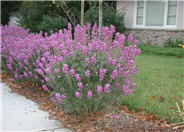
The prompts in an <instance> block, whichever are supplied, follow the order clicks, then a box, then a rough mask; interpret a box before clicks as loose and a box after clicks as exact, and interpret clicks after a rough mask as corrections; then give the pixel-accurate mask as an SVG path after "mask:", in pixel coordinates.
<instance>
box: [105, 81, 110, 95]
mask: <svg viewBox="0 0 184 132" xmlns="http://www.w3.org/2000/svg"><path fill="white" fill-rule="evenodd" d="M104 91H105V92H106V93H110V84H108V83H107V84H105V87H104Z"/></svg>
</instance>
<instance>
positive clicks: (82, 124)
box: [1, 72, 184, 132]
mask: <svg viewBox="0 0 184 132" xmlns="http://www.w3.org/2000/svg"><path fill="white" fill-rule="evenodd" d="M11 77H12V75H11V74H7V73H4V72H3V73H1V80H2V82H4V83H6V84H7V85H8V86H9V87H10V88H11V90H12V92H15V93H17V94H20V95H23V96H25V97H26V98H28V99H31V100H32V101H34V102H36V103H37V104H38V105H39V108H40V109H41V110H45V111H47V112H49V115H50V118H52V119H56V120H59V121H60V122H61V123H62V125H63V126H64V127H65V128H68V129H70V130H71V131H74V132H78V131H79V132H96V131H97V132H139V131H140V132H144V131H145V132H152V131H154V132H160V131H167V132H173V131H178V132H182V131H183V130H184V128H180V129H177V130H174V129H173V128H171V127H169V125H167V124H166V122H165V121H162V120H158V119H157V118H156V117H154V116H152V115H146V114H144V113H143V112H131V111H129V110H128V108H127V107H126V106H120V107H119V109H118V111H117V113H116V114H117V116H116V117H114V116H113V113H111V112H106V113H104V114H102V113H101V112H96V113H93V114H89V115H87V114H84V115H83V116H82V117H80V118H79V117H76V116H72V115H68V114H67V113H65V112H64V110H63V109H61V108H59V107H57V106H56V105H55V104H54V103H53V102H51V100H50V97H49V93H46V92H44V91H43V90H42V88H41V87H40V86H39V85H37V84H34V83H30V82H24V83H19V84H17V83H15V82H13V81H11Z"/></svg>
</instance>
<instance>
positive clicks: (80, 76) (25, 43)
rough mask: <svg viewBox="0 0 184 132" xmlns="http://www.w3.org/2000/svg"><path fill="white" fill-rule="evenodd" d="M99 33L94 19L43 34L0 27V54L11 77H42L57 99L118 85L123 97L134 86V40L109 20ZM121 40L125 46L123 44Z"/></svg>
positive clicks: (105, 90) (96, 92) (90, 94)
mask: <svg viewBox="0 0 184 132" xmlns="http://www.w3.org/2000/svg"><path fill="white" fill-rule="evenodd" d="M89 31H90V32H91V34H89ZM98 34H99V29H98V27H97V25H96V24H94V26H93V27H91V26H90V24H87V25H85V26H83V27H81V26H80V25H77V26H76V27H75V29H74V33H73V34H72V27H71V24H68V29H64V30H60V31H59V32H57V33H52V34H51V36H48V35H47V34H45V37H43V36H42V32H40V33H39V34H33V33H29V30H25V29H24V28H21V27H18V26H7V25H5V26H1V38H2V42H1V46H2V50H1V57H3V58H5V60H6V62H5V63H6V65H7V68H8V69H9V70H10V71H11V72H12V73H13V74H14V77H15V80H16V79H18V78H20V79H21V78H27V79H29V78H31V79H33V80H37V81H38V82H40V83H41V84H42V88H43V89H44V90H45V91H48V90H49V88H53V89H54V90H55V91H57V92H56V94H55V99H56V100H57V102H59V103H63V102H64V101H66V100H67V99H69V98H72V97H74V98H78V99H80V98H79V97H81V96H85V97H86V98H88V99H93V98H98V97H100V96H102V95H104V94H105V95H106V96H108V95H110V94H113V93H114V92H113V91H114V90H117V89H120V90H121V91H122V92H123V93H124V95H126V96H127V95H129V94H130V93H132V91H133V88H134V87H135V83H134V78H135V76H136V75H137V72H138V68H137V66H135V61H134V58H135V56H137V55H139V54H140V49H138V48H137V44H138V41H137V40H135V41H134V39H133V34H132V33H130V35H129V36H128V39H126V38H125V35H124V34H120V33H115V27H114V26H112V25H111V26H110V27H102V34H101V38H99V36H98ZM114 34H115V35H114ZM125 41H128V43H129V46H124V43H125ZM53 80H54V81H53ZM61 84H62V86H60V85H61ZM65 84H66V85H65ZM58 85H59V86H58ZM61 87H62V88H63V89H62V90H61V91H60V92H58V88H61ZM56 89H57V90H56ZM66 91H71V94H70V93H66ZM103 93H104V94H103ZM66 97H67V98H66ZM92 97H93V98H92Z"/></svg>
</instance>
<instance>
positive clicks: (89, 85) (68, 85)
mask: <svg viewBox="0 0 184 132" xmlns="http://www.w3.org/2000/svg"><path fill="white" fill-rule="evenodd" d="M95 53H96V59H97V60H96V61H97V63H96V65H95V66H90V67H89V70H90V77H89V78H87V77H86V76H85V71H86V70H87V67H86V63H85V58H86V56H82V55H81V54H80V53H78V52H76V53H75V55H74V57H73V58H64V63H66V64H68V66H69V67H70V68H73V69H75V72H76V73H80V78H81V80H82V83H83V88H82V90H79V92H80V97H79V98H76V97H75V91H78V88H77V81H76V79H75V77H71V75H70V74H69V73H67V74H64V73H61V72H60V73H59V75H61V77H60V79H58V73H56V72H55V70H54V69H56V68H59V69H60V71H62V63H58V64H57V65H56V66H54V67H53V68H52V74H50V76H49V78H51V79H50V81H49V85H50V86H53V88H52V89H53V91H54V92H53V96H54V97H55V96H56V93H61V94H63V95H66V96H67V99H65V100H63V104H62V105H61V104H59V103H58V104H59V105H60V106H61V107H63V108H64V109H65V110H66V112H67V113H69V114H75V115H80V114H82V113H83V112H89V113H90V112H95V111H100V110H103V109H104V108H108V106H111V108H112V106H115V105H116V104H119V103H120V102H121V98H122V96H124V95H123V94H122V90H121V88H112V89H111V92H110V93H109V94H107V93H105V92H102V93H101V94H98V93H97V92H96V89H97V86H98V85H102V86H104V85H105V84H106V83H107V82H109V81H110V78H108V77H110V75H111V72H112V70H113V66H111V65H107V64H106V63H104V62H105V61H106V60H107V56H106V55H105V54H104V57H102V55H101V54H100V53H97V52H95ZM105 56H106V57H105ZM101 58H104V61H103V63H102V62H101V61H102V59H101ZM100 63H102V64H103V65H102V67H103V68H105V69H108V71H107V73H106V75H105V77H104V80H103V82H99V77H98V74H96V72H97V71H99V69H100V66H101V65H100ZM120 82H122V81H120ZM88 90H91V91H92V92H93V95H92V96H93V97H92V99H88V98H87V92H88ZM56 100H57V98H56ZM106 103H108V105H107V104H106Z"/></svg>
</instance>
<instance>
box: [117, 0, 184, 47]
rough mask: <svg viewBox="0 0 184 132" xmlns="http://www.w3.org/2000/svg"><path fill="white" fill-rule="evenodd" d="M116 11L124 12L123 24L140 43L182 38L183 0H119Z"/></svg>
mask: <svg viewBox="0 0 184 132" xmlns="http://www.w3.org/2000/svg"><path fill="white" fill-rule="evenodd" d="M117 11H119V12H122V13H125V26H126V27H127V28H128V31H129V32H132V33H133V34H134V37H135V38H136V39H138V40H139V42H140V43H145V44H154V45H160V46H163V45H164V44H165V43H166V41H167V40H168V39H170V38H171V39H174V40H184V1H183V0H154V1H153V0H142V1H140V0H129V1H126V0H125V1H122V0H121V1H120V0H119V1H117Z"/></svg>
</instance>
